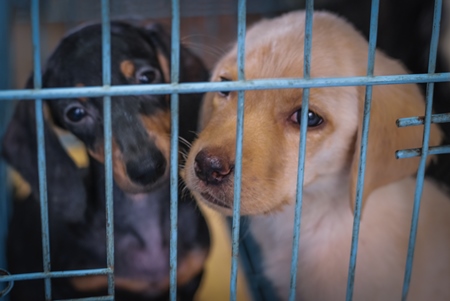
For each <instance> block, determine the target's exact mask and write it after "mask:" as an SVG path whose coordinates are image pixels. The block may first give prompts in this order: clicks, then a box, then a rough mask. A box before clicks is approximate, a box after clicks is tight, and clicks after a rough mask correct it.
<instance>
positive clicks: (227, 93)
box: [217, 76, 231, 97]
mask: <svg viewBox="0 0 450 301" xmlns="http://www.w3.org/2000/svg"><path fill="white" fill-rule="evenodd" d="M220 81H221V82H229V81H231V80H230V79H228V78H226V77H222V76H221V77H220ZM217 93H218V94H219V95H220V96H221V97H228V95H230V93H231V91H219V92H217Z"/></svg>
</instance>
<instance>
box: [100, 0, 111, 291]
mask: <svg viewBox="0 0 450 301" xmlns="http://www.w3.org/2000/svg"><path fill="white" fill-rule="evenodd" d="M101 4H102V58H103V64H102V66H103V70H102V73H103V86H105V87H106V88H107V87H109V86H110V85H111V28H110V21H109V14H110V9H109V0H102V3H101ZM103 126H104V137H105V141H104V149H105V192H106V264H107V266H108V268H109V269H111V273H109V274H108V295H111V296H113V295H114V200H113V176H112V171H113V166H112V141H111V140H112V133H111V96H104V98H103Z"/></svg>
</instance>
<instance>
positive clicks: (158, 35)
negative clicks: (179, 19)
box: [145, 23, 209, 142]
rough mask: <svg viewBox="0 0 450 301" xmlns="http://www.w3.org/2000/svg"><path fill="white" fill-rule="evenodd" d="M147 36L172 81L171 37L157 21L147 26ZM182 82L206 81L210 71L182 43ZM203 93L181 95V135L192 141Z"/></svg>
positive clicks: (164, 70)
mask: <svg viewBox="0 0 450 301" xmlns="http://www.w3.org/2000/svg"><path fill="white" fill-rule="evenodd" d="M145 32H146V36H147V37H148V38H149V39H150V42H151V44H152V45H153V47H155V48H156V53H157V56H158V60H159V62H160V65H161V69H162V70H163V73H164V79H165V81H166V82H170V58H171V55H170V50H171V38H170V35H169V34H168V33H167V32H165V30H164V28H163V27H162V26H161V25H160V24H157V23H154V24H151V25H148V26H147V27H146V28H145ZM179 72H180V82H205V81H207V80H208V77H209V73H208V71H207V69H206V67H205V65H204V64H203V62H202V61H201V60H200V58H198V57H197V56H196V55H194V54H193V53H192V52H191V51H189V50H188V49H186V48H185V47H183V45H180V70H179ZM202 95H203V93H190V94H182V95H180V103H179V105H180V107H179V111H180V137H182V138H184V139H186V140H187V141H188V142H192V141H193V140H194V139H195V132H196V131H197V120H198V113H199V110H200V102H201V98H202Z"/></svg>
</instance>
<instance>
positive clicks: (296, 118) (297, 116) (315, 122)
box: [291, 109, 323, 127]
mask: <svg viewBox="0 0 450 301" xmlns="http://www.w3.org/2000/svg"><path fill="white" fill-rule="evenodd" d="M301 117H302V109H300V110H298V111H296V112H295V113H294V114H292V116H291V120H292V121H293V122H295V123H297V124H300V122H301ZM322 122H323V118H322V117H321V116H320V115H318V114H317V113H315V112H313V111H308V127H316V126H319V125H321V124H322Z"/></svg>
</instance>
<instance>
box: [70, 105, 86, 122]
mask: <svg viewBox="0 0 450 301" xmlns="http://www.w3.org/2000/svg"><path fill="white" fill-rule="evenodd" d="M86 115H87V113H86V110H85V109H84V108H83V107H80V106H74V107H71V108H69V109H68V110H67V111H66V117H67V119H69V120H70V121H71V122H75V123H76V122H80V121H81V120H83V118H84V117H86Z"/></svg>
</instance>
